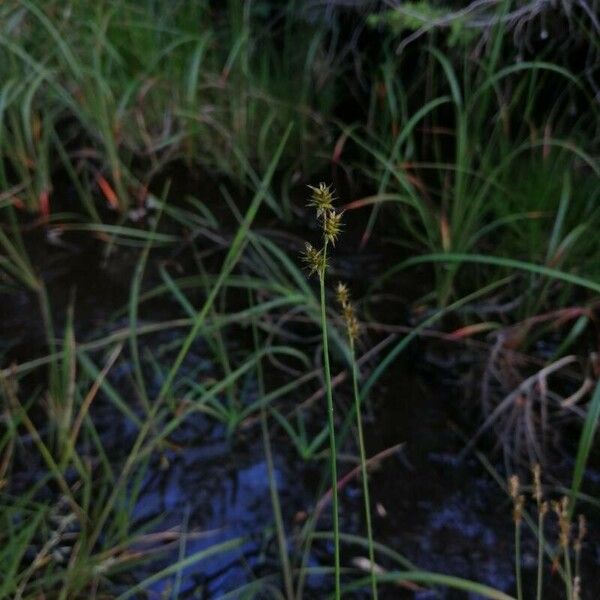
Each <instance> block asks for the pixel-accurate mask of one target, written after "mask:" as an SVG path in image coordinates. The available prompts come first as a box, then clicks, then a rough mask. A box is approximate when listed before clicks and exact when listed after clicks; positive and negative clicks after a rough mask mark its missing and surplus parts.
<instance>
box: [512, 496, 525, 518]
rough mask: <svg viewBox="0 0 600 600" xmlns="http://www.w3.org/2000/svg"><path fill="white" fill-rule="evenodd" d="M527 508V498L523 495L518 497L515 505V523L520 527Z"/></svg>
mask: <svg viewBox="0 0 600 600" xmlns="http://www.w3.org/2000/svg"><path fill="white" fill-rule="evenodd" d="M524 507H525V496H523V494H521V495H520V496H517V498H516V499H515V504H514V507H513V519H514V521H515V523H516V524H517V525H518V524H519V523H521V519H522V518H523V508H524Z"/></svg>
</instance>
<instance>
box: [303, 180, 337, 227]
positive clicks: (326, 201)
mask: <svg viewBox="0 0 600 600" xmlns="http://www.w3.org/2000/svg"><path fill="white" fill-rule="evenodd" d="M308 187H309V188H310V189H311V190H312V194H311V196H310V201H309V203H308V205H309V206H312V207H314V208H315V209H316V210H317V217H318V218H319V217H322V216H323V215H325V213H326V212H327V211H329V210H332V209H333V200H334V197H333V193H332V191H331V186H330V185H325V184H324V183H322V182H321V183H319V185H318V186H317V187H313V186H312V185H309V186H308Z"/></svg>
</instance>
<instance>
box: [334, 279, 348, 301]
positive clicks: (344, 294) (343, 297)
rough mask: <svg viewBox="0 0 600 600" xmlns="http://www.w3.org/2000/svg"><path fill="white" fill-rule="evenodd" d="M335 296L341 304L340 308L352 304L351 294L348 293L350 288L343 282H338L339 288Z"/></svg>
mask: <svg viewBox="0 0 600 600" xmlns="http://www.w3.org/2000/svg"><path fill="white" fill-rule="evenodd" d="M335 296H336V299H337V301H338V302H339V303H340V306H342V307H343V306H344V305H345V304H348V302H350V292H349V291H348V286H347V285H346V284H345V283H342V282H341V281H340V282H338V284H337V287H336V289H335Z"/></svg>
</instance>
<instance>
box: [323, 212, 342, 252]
mask: <svg viewBox="0 0 600 600" xmlns="http://www.w3.org/2000/svg"><path fill="white" fill-rule="evenodd" d="M342 214H343V213H341V212H336V211H335V210H333V209H332V210H326V211H325V212H324V213H323V234H324V236H325V239H326V240H327V241H328V242H329V243H330V244H331V245H332V246H335V242H336V241H337V239H338V237H339V235H340V232H341V230H342Z"/></svg>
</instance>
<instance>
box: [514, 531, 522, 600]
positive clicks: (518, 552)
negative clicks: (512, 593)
mask: <svg viewBox="0 0 600 600" xmlns="http://www.w3.org/2000/svg"><path fill="white" fill-rule="evenodd" d="M515 577H516V579H517V599H518V600H523V585H522V582H521V522H520V520H517V519H515Z"/></svg>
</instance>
